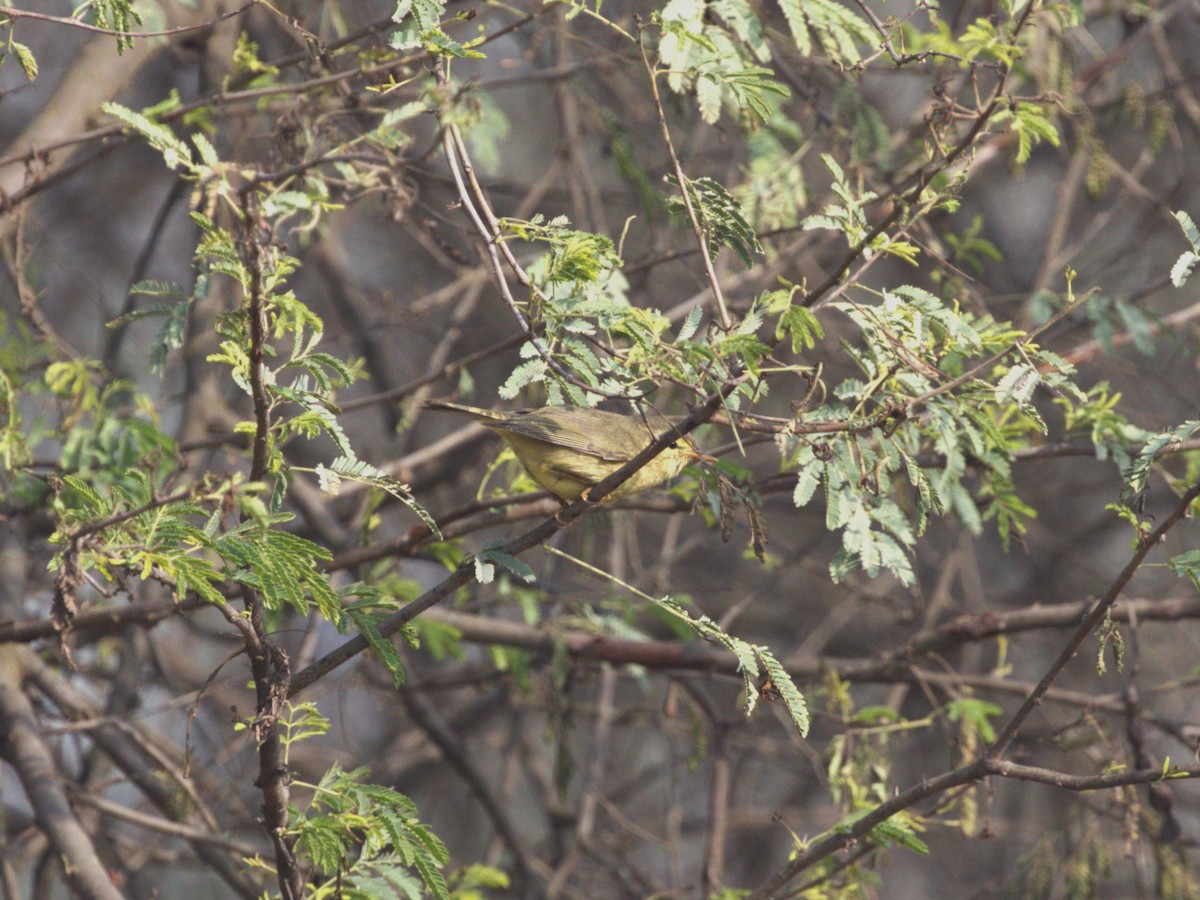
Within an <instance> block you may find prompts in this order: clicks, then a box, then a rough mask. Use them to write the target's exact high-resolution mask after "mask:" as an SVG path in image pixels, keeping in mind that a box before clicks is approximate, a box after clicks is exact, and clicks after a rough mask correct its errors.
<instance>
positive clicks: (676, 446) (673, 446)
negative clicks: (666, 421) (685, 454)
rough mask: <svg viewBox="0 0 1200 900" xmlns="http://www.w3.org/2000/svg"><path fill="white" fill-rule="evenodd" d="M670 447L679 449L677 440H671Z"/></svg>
mask: <svg viewBox="0 0 1200 900" xmlns="http://www.w3.org/2000/svg"><path fill="white" fill-rule="evenodd" d="M671 449H672V450H678V449H679V441H671Z"/></svg>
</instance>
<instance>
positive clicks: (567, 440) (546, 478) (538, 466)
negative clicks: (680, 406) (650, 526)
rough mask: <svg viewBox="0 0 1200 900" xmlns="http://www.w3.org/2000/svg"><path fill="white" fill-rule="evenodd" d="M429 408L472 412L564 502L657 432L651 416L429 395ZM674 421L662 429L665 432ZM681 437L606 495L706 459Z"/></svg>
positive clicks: (632, 490) (634, 489)
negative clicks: (501, 408)
mask: <svg viewBox="0 0 1200 900" xmlns="http://www.w3.org/2000/svg"><path fill="white" fill-rule="evenodd" d="M425 407H426V408H427V409H440V410H445V411H446V412H453V413H458V414H460V415H465V416H470V417H471V418H473V419H476V420H478V421H479V422H481V423H482V424H483V425H485V426H487V427H488V428H490V429H492V431H494V432H496V433H497V434H499V435H500V437H502V438H504V440H505V441H506V442H507V443H508V445H509V446H510V447H512V451H513V454H514V455H515V456H516V457H517V459H518V460H520V462H521V465H522V466H524V467H525V471H526V472H528V473H529V476H530V477H531V478H532V479H533V480H534V481H536V482H537V483H538V484H540V485H541V486H542V487H544V488H545V489H546V490H548V491H549V492H550V493H552V494H554V495H555V496H556V497H558V498H559V499H560V500H562V501H563V502H564V503H571V502H573V501H575V500H578V499H579V498H580V497H581V496H583V494H584V493H585V492H586V491H587V489H588V488H590V487H593V486H594V485H596V484H598V483H599V482H601V481H603V480H604V479H605V478H606V477H607V476H609V475H611V474H612V473H613V472H615V471H617V469H619V468H621V466H623V465H625V463H627V462H629V460H631V459H633V458H634V457H635V456H637V455H638V453H640V452H641V451H642V450H644V449H645V448H646V447H648V446H649V445H650V442H651V441H652V439H653V438H654V437H655V436H656V433H655V431H654V427H659V426H653V425H652V426H648V425H647V422H651V423H653V420H652V419H647V420H643V419H642V417H641V416H623V415H621V414H619V413H611V412H604V411H603V410H599V409H587V408H585V407H582V406H543V407H541V408H540V409H522V410H518V411H516V412H493V411H491V410H487V409H479V408H477V407H474V406H462V405H460V404H458V403H447V402H446V401H444V400H431V401H429V402H428V403H426V404H425ZM669 424H670V423H666V422H664V423H663V424H662V425H661V427H660V428H659V430H660V431H665V430H666V429H667V427H668V425H669ZM702 458H704V457H702V456H701V455H700V454H699V453H697V452H696V451H694V450H692V449H691V448H690V447H688V446H687V445H686V444H684V443H683V442H682V441H680V442H678V443H676V444H675V445H673V446H670V447H667V448H666V449H665V450H663V451H662V453H660V454H659V455H658V456H656V457H654V459H652V460H650V462H648V463H646V465H644V466H642V468H640V469H638V470H637V471H636V472H634V473H633V474H632V475H631V476H629V478H628V479H627V480H626V481H624V482H623V483H622V484H621V485H620V486H619V487H618V488H617V489H616V490H614V491H613V492H612V493H611V494H609V495H608V496H607V499H609V500H619V499H621V498H622V497H628V496H630V495H632V494H636V493H638V492H639V491H644V490H646V489H647V488H652V487H654V486H655V485H656V484H660V483H661V482H664V481H667V480H668V479H671V478H674V477H675V476H676V475H678V474H679V473H680V471H681V470H682V469H683V467H684V466H686V465H687V464H688V463H689V462H691V461H692V460H696V459H702Z"/></svg>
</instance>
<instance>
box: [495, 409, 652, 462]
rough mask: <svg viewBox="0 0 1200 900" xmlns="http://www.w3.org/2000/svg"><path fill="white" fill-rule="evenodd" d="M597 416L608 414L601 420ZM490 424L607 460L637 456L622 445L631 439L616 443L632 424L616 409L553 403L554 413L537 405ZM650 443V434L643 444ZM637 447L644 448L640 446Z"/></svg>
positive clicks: (619, 459)
mask: <svg viewBox="0 0 1200 900" xmlns="http://www.w3.org/2000/svg"><path fill="white" fill-rule="evenodd" d="M597 416H605V417H606V418H605V419H599V420H598V419H597V418H596V417H597ZM607 417H611V418H607ZM487 425H488V427H490V428H493V429H495V430H496V431H499V432H508V433H510V434H515V435H520V436H522V437H527V438H532V439H533V440H537V441H545V442H546V443H548V444H554V445H555V446H558V447H566V448H568V449H570V450H575V451H576V452H578V453H583V454H585V455H587V456H591V457H593V458H595V459H601V460H604V461H605V462H625V461H626V460H629V459H632V458H633V456H634V454H633V453H629V452H627V450H625V449H621V447H622V446H627V445H629V444H630V443H631V442H629V441H628V440H620V441H618V442H617V443H618V445H617V446H614V442H613V437H618V438H625V437H626V435H627V433H628V429H629V426H630V423H629V421H627V420H626V417H624V416H619V415H617V414H616V413H605V412H601V411H600V410H595V409H589V410H581V409H579V408H577V407H573V406H556V407H553V411H552V412H551V413H547V412H546V411H545V410H541V409H534V410H530V411H528V412H525V413H517V414H515V415H513V416H510V417H509V418H508V419H506V420H505V421H503V422H497V423H491V422H488V423H487ZM606 438H607V439H606ZM649 443H650V438H649V435H647V436H646V438H645V440H644V444H643V446H644V445H645V444H649ZM637 449H638V450H640V449H642V448H641V447H638V448H637ZM635 452H636V451H635Z"/></svg>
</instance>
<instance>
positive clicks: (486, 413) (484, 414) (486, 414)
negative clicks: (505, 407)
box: [425, 400, 504, 422]
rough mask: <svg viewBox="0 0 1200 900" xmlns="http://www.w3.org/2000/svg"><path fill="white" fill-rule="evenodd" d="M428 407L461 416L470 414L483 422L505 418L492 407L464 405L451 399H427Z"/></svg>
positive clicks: (426, 406)
mask: <svg viewBox="0 0 1200 900" xmlns="http://www.w3.org/2000/svg"><path fill="white" fill-rule="evenodd" d="M425 408H426V409H440V410H441V411H442V412H452V413H458V414H459V415H460V416H470V417H471V418H472V419H479V420H481V421H483V422H498V421H501V420H503V419H504V414H503V413H498V412H493V411H492V410H490V409H480V408H479V407H478V406H464V405H463V404H461V403H451V402H450V401H449V400H427V401H426V402H425Z"/></svg>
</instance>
